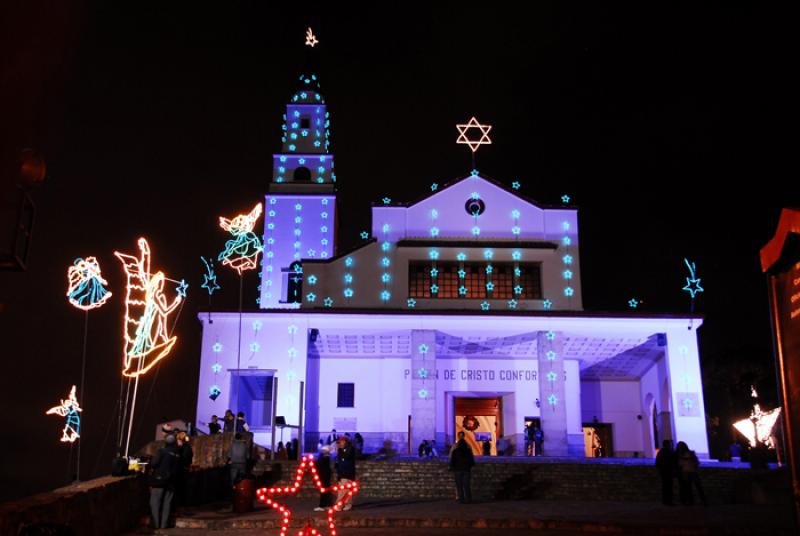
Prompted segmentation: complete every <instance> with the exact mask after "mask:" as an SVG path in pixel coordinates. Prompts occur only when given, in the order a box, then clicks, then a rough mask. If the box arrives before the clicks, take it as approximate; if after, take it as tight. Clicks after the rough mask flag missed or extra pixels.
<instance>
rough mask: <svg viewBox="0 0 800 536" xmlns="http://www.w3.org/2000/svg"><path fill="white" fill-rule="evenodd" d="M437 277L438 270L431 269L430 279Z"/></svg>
mask: <svg viewBox="0 0 800 536" xmlns="http://www.w3.org/2000/svg"><path fill="white" fill-rule="evenodd" d="M438 275H439V270H437V269H436V268H431V277H437V276H438Z"/></svg>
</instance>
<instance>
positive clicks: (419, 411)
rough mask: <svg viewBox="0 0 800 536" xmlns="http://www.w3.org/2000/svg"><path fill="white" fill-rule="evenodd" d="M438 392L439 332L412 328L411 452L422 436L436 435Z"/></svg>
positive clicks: (414, 449) (427, 437)
mask: <svg viewBox="0 0 800 536" xmlns="http://www.w3.org/2000/svg"><path fill="white" fill-rule="evenodd" d="M436 395H437V393H436V332H435V331H432V330H422V329H415V330H411V448H412V453H414V452H416V449H417V447H418V446H419V444H420V443H422V440H423V439H435V438H436ZM439 448H443V447H442V446H440V447H439Z"/></svg>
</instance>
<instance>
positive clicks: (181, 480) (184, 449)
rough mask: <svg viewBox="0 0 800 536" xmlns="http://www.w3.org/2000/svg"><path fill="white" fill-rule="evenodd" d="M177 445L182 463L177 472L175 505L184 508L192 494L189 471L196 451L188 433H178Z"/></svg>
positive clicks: (179, 464)
mask: <svg viewBox="0 0 800 536" xmlns="http://www.w3.org/2000/svg"><path fill="white" fill-rule="evenodd" d="M175 444H176V445H177V446H178V455H179V456H180V462H179V463H178V468H177V471H176V472H175V504H177V505H178V506H184V505H186V504H187V502H188V499H189V494H190V493H191V488H190V486H189V469H190V468H191V467H192V461H194V450H192V445H191V444H190V438H189V435H188V434H187V433H186V432H178V433H177V434H176V435H175Z"/></svg>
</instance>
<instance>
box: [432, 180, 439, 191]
mask: <svg viewBox="0 0 800 536" xmlns="http://www.w3.org/2000/svg"><path fill="white" fill-rule="evenodd" d="M438 189H439V184H438V183H435V182H434V183H433V184H431V192H435V191H436V190H438Z"/></svg>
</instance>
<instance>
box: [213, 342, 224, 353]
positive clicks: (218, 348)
mask: <svg viewBox="0 0 800 536" xmlns="http://www.w3.org/2000/svg"><path fill="white" fill-rule="evenodd" d="M211 349H212V350H214V353H215V354H218V353H220V352H221V351H222V343H219V342H215V343H214V346H212V347H211Z"/></svg>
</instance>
